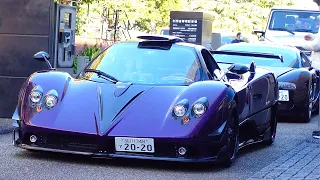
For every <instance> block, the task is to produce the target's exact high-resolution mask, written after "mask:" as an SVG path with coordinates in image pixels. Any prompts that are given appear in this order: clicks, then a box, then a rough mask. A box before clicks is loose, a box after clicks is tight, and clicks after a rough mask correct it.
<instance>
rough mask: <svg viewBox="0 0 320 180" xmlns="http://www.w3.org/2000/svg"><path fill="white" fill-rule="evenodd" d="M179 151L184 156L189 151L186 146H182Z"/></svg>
mask: <svg viewBox="0 0 320 180" xmlns="http://www.w3.org/2000/svg"><path fill="white" fill-rule="evenodd" d="M178 153H179V154H180V155H181V156H183V155H185V154H186V153H187V149H186V148H184V147H180V148H179V149H178Z"/></svg>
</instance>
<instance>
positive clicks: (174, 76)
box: [85, 42, 200, 85]
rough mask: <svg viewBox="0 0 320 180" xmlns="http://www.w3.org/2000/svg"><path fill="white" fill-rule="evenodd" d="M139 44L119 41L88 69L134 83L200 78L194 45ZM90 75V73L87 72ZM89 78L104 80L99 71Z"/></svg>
mask: <svg viewBox="0 0 320 180" xmlns="http://www.w3.org/2000/svg"><path fill="white" fill-rule="evenodd" d="M137 46H138V43H129V42H128V43H118V44H114V45H112V46H111V47H110V48H108V49H107V50H106V51H104V52H103V53H102V54H101V55H99V56H98V57H97V58H96V59H95V60H94V62H93V63H92V64H91V65H90V66H89V67H88V69H96V70H100V71H103V72H104V73H107V74H109V75H111V76H113V77H114V78H116V79H117V80H119V81H120V82H132V83H133V84H164V85H169V84H173V85H188V84H191V83H193V82H195V81H199V80H200V66H199V63H198V59H197V56H196V52H195V50H194V48H191V47H186V46H179V45H172V47H171V49H170V50H160V49H147V48H138V47H137ZM87 74H89V75H87ZM85 75H86V76H85V77H87V78H88V79H91V80H94V81H102V80H103V79H101V78H99V75H98V74H97V73H91V72H87V73H86V74H85Z"/></svg>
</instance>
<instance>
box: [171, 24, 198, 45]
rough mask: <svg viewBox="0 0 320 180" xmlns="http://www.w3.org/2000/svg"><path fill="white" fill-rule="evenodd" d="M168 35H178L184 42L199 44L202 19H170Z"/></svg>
mask: <svg viewBox="0 0 320 180" xmlns="http://www.w3.org/2000/svg"><path fill="white" fill-rule="evenodd" d="M170 35H173V36H176V37H180V38H182V39H183V40H184V41H185V42H188V43H194V44H201V40H202V38H201V36H202V20H201V19H188V18H181V19H177V18H174V19H171V20H170Z"/></svg>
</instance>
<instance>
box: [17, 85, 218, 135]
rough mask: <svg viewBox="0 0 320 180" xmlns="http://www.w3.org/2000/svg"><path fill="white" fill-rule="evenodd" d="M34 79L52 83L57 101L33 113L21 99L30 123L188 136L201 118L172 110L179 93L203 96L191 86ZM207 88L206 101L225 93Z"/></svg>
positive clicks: (93, 131)
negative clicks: (184, 120) (185, 118)
mask: <svg viewBox="0 0 320 180" xmlns="http://www.w3.org/2000/svg"><path fill="white" fill-rule="evenodd" d="M29 84H35V83H29ZM37 84H45V85H43V87H42V88H43V90H44V91H49V90H50V89H56V90H57V91H58V94H59V102H58V103H57V105H56V106H55V107H54V108H52V109H51V110H47V109H46V108H43V110H42V111H41V112H40V113H34V110H33V109H32V108H31V107H30V106H28V102H27V100H24V105H22V106H23V107H22V108H21V109H22V111H23V112H22V113H21V114H22V116H23V117H22V118H23V120H24V121H25V123H26V124H29V125H32V126H38V127H43V128H46V129H54V130H62V131H68V132H80V133H87V134H96V135H100V136H103V135H106V136H137V137H151V136H152V137H188V136H191V135H192V134H193V132H194V131H195V130H196V127H197V126H198V124H199V122H198V121H197V120H199V119H194V121H190V123H188V124H187V125H184V126H183V125H182V124H181V122H180V121H178V120H175V119H174V118H173V116H172V109H173V106H174V105H175V104H176V103H177V101H180V100H181V98H184V97H188V100H189V101H190V103H193V102H194V101H196V100H197V99H198V98H200V97H202V96H201V95H199V94H197V93H195V92H194V91H192V92H191V91H190V92H185V91H186V90H187V89H188V88H189V86H148V85H131V84H125V83H122V84H106V83H95V82H91V81H74V80H70V79H69V81H66V82H65V84H64V85H57V84H58V83H56V85H55V84H54V83H46V82H45V81H44V80H40V81H37ZM59 84H60V83H59ZM221 87H222V86H221ZM32 88H33V87H28V88H27V89H32ZM29 93H30V91H29ZM209 93H210V94H212V96H211V97H210V98H209V99H210V101H211V100H212V99H217V98H218V97H224V95H223V94H222V93H219V90H217V91H216V93H212V89H208V90H207V94H209ZM27 94H28V92H27ZM182 94H183V97H182ZM26 99H27V98H26ZM211 102H212V101H211ZM213 102H214V101H213ZM212 107H214V105H213V106H212ZM203 118H205V117H203Z"/></svg>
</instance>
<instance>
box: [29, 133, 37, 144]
mask: <svg viewBox="0 0 320 180" xmlns="http://www.w3.org/2000/svg"><path fill="white" fill-rule="evenodd" d="M36 141H37V136H35V135H31V136H30V142H32V143H35V142H36Z"/></svg>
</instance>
